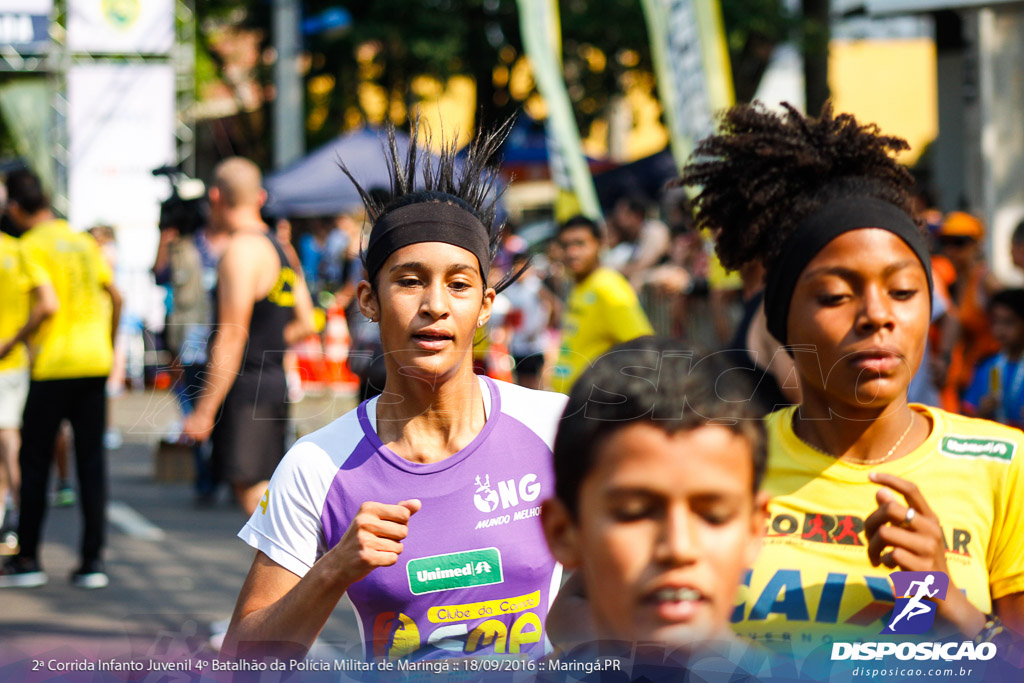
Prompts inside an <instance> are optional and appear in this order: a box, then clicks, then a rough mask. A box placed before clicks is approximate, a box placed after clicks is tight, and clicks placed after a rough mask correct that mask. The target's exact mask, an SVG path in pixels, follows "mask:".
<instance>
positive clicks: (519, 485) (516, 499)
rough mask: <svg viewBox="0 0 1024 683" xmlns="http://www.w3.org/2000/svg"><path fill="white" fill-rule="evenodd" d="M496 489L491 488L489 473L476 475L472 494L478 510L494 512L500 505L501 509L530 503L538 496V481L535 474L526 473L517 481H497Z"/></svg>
mask: <svg viewBox="0 0 1024 683" xmlns="http://www.w3.org/2000/svg"><path fill="white" fill-rule="evenodd" d="M496 486H497V490H494V489H493V488H491V475H489V474H487V475H484V477H483V479H482V480H481V478H480V475H477V477H476V492H475V493H474V494H473V505H475V506H476V509H477V510H479V511H480V512H494V511H495V510H497V509H498V506H499V505H500V506H501V509H502V510H507V509H508V508H510V507H515V506H517V505H519V503H520V502H524V503H530V502H533V501H535V500H537V498H539V497H540V488H541V486H540V482H538V481H537V475H536V474H527V475H526V476H524V477H522V478H521V479H520V480H519V481H518V482H517V481H516V480H515V479H506V480H505V481H499V482H498V483H497V484H496Z"/></svg>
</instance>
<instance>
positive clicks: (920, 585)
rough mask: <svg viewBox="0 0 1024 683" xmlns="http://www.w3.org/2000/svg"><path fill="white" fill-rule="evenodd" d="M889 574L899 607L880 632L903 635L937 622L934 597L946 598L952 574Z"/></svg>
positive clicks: (918, 631)
mask: <svg viewBox="0 0 1024 683" xmlns="http://www.w3.org/2000/svg"><path fill="white" fill-rule="evenodd" d="M889 576H890V578H891V579H892V585H893V594H894V595H895V596H896V606H895V607H894V608H893V610H892V619H891V620H890V621H889V623H888V624H887V625H886V627H885V628H884V629H882V631H881V632H882V633H901V634H904V635H919V634H921V633H925V632H927V631H928V629H930V628H931V627H932V623H934V621H935V611H936V609H937V606H936V603H934V602H931V600H945V599H946V591H948V590H949V576H948V575H946V574H945V573H944V572H893V573H892V574H890V575H889Z"/></svg>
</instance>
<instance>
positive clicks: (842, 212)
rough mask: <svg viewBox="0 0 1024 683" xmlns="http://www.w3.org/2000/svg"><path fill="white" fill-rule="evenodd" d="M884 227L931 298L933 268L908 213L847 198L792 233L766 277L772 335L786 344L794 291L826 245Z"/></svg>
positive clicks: (869, 200)
mask: <svg viewBox="0 0 1024 683" xmlns="http://www.w3.org/2000/svg"><path fill="white" fill-rule="evenodd" d="M861 228H881V229H882V230H888V231H889V232H891V233H893V234H894V235H896V236H897V237H899V238H900V239H901V240H903V241H904V242H906V243H907V246H908V247H910V248H911V249H912V250H913V252H914V254H915V255H916V256H917V258H918V260H919V261H921V266H922V267H923V268H924V272H925V274H926V275H927V276H928V296H929V301H930V298H931V289H932V269H931V254H930V253H929V251H928V242H927V241H926V240H925V238H924V235H922V234H921V231H920V230H918V228H917V225H916V224H915V223H914V221H913V220H912V219H911V218H910V216H908V215H907V213H906V212H905V211H903V210H902V209H900V208H898V207H896V206H895V205H893V204H890V203H889V202H887V201H883V200H881V199H875V198H874V197H847V198H845V199H837V200H835V201H831V202H829V203H827V204H826V205H825V206H823V207H822V208H821V209H819V210H818V211H816V212H815V213H813V214H811V215H810V216H809V217H807V218H806V219H804V221H803V222H802V223H800V225H799V226H797V229H796V230H794V231H793V234H792V235H790V236H789V237H788V238H786V241H785V242H784V243H783V245H782V250H781V251H780V252H779V256H778V258H777V259H776V260H775V263H773V264H772V266H771V268H770V269H769V270H768V274H767V276H766V277H765V289H764V312H765V317H766V318H767V320H768V331H769V332H771V333H772V336H774V337H775V338H776V339H778V340H779V341H780V342H782V344H783V345H785V344H786V343H787V341H786V336H787V335H786V325H787V322H788V320H789V304H790V301H791V300H792V299H793V290H794V289H796V283H797V281H798V280H799V279H800V275H801V274H802V273H803V272H804V268H806V267H807V264H808V263H810V262H811V259H813V258H814V257H815V256H816V255H817V254H818V252H819V251H821V250H822V249H824V248H825V245H826V244H828V243H829V242H831V241H832V240H834V239H835V238H837V237H839V236H840V235H842V234H843V233H845V232H849V231H851V230H860V229H861Z"/></svg>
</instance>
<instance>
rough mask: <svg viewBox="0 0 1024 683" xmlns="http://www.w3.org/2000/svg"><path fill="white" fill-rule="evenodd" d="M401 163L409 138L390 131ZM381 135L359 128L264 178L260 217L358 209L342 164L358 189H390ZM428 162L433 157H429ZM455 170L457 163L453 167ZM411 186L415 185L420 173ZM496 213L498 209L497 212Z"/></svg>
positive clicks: (380, 131)
mask: <svg viewBox="0 0 1024 683" xmlns="http://www.w3.org/2000/svg"><path fill="white" fill-rule="evenodd" d="M395 141H396V142H397V144H398V152H399V154H400V155H401V158H403V159H404V158H405V157H406V155H408V153H409V135H408V134H407V133H404V132H402V131H395ZM386 144H387V136H386V134H385V132H384V129H382V128H363V129H361V130H357V131H354V132H352V133H346V134H344V135H341V136H338V137H337V138H335V139H334V140H332V141H331V142H328V143H327V144H326V145H324V146H323V147H321V148H319V149H317V150H316V151H314V152H311V153H310V154H308V155H307V156H305V157H304V158H302V159H299V160H298V161H296V162H294V163H292V164H291V165H289V166H286V167H285V168H282V169H281V170H279V171H275V172H274V173H271V174H270V175H268V176H267V177H266V178H265V179H264V186H265V187H266V189H267V195H268V199H267V205H266V207H265V209H266V212H267V213H268V214H269V215H271V216H289V217H292V218H301V217H309V216H334V215H337V214H339V213H345V212H346V211H352V210H355V209H358V208H360V207H361V206H362V201H361V200H360V199H359V193H358V192H356V188H355V186H354V185H353V184H352V182H351V181H350V180H349V179H348V177H346V176H345V174H344V173H343V172H342V170H341V167H340V166H339V165H338V161H339V160H341V161H344V162H345V165H346V166H348V168H349V170H350V171H352V175H354V176H355V178H356V180H358V181H359V184H360V185H362V186H363V189H365V190H367V191H369V190H372V189H374V188H378V187H379V188H384V189H390V187H391V180H390V175H389V173H388V168H387V163H386V162H385V153H384V149H385V145H386ZM429 159H430V161H431V163H433V164H435V165H436V164H437V161H438V159H437V157H436V156H434V155H429ZM455 164H456V167H457V168H461V164H462V162H461V160H458V159H457V160H456V162H455ZM416 176H417V177H416V184H417V185H420V184H421V176H420V171H419V170H417V172H416ZM499 212H500V208H499Z"/></svg>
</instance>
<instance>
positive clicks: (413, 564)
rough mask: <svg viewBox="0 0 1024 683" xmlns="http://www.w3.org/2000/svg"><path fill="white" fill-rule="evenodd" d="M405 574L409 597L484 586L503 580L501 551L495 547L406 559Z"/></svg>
mask: <svg viewBox="0 0 1024 683" xmlns="http://www.w3.org/2000/svg"><path fill="white" fill-rule="evenodd" d="M406 571H407V573H408V575H409V590H410V591H412V593H413V595H423V594H424V593H436V592H438V591H448V590H454V589H456V588H469V587H470V586H487V585H490V584H492V583H501V582H502V581H504V577H503V576H502V571H501V552H500V551H499V550H498V549H497V548H481V549H480V550H467V551H465V552H461V553H449V554H447V555H433V556H431V557H421V558H419V559H416V560H410V561H409V564H407V565H406Z"/></svg>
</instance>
